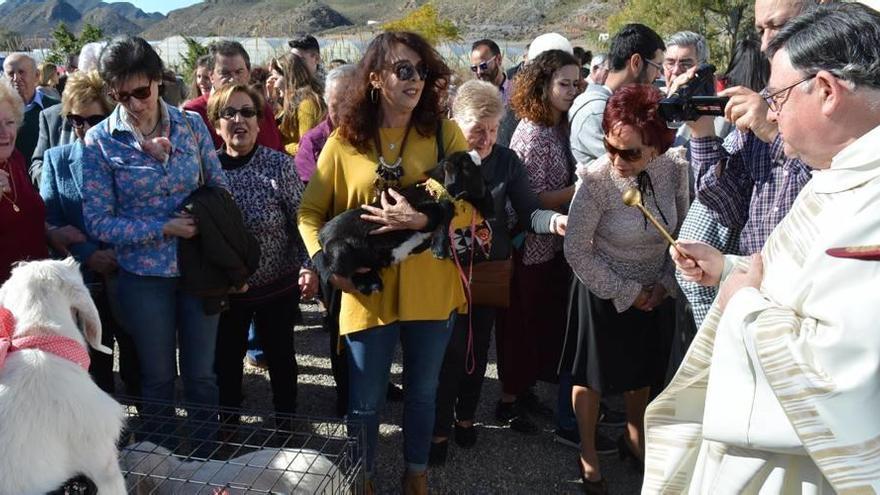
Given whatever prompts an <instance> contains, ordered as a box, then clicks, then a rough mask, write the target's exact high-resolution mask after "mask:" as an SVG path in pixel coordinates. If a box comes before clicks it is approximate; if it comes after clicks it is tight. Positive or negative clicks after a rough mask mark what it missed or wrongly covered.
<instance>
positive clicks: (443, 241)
mask: <svg viewBox="0 0 880 495" xmlns="http://www.w3.org/2000/svg"><path fill="white" fill-rule="evenodd" d="M479 164H480V156H479V155H478V154H476V152H470V153H467V152H458V153H452V154H450V155H449V156H447V157H446V158H444V159H443V160H441V161H440V162H439V163H438V164H437V166H436V167H435V168H434V169H433V170H432V171H430V172H429V173H428V179H427V180H426V181H424V182H420V183H418V184H415V185H412V186H409V187H406V188H403V189H401V190H400V191H399V192H400V194H401V195H402V196H403V197H404V198H406V200H407V201H408V202H409V204H410V205H412V207H413V208H414V209H416V210H417V211H419V212H421V213H423V214H425V215H426V216H427V217H428V219H429V222H428V224H429V225H430V226H431V227H432V229H431V230H430V231H424V232H422V231H415V230H397V231H392V232H386V233H384V234H376V235H370V232H371V231H373V230H375V229H378V228H379V227H380V225H379V224H377V223H373V222H369V221H367V220H363V219H362V218H361V215H362V214H365V213H367V212H366V210H364V209H363V208H354V209H351V210H348V211H346V212H343V213H341V214H339V215H337V216H336V217H335V218H333V219H332V220H330V221H329V222H327V223H326V224H325V225H324V227H323V228H322V229H321V232H320V235H319V241H320V243H321V248H322V251H321V254H320V255H321V256H323V260H321V263H323V265H324V267H326V269H327V270H328V271H329V272H330V273H333V274H336V275H339V276H341V277H346V278H351V279H352V282H353V283H354V285H355V287H356V288H357V289H358V290H359V291H360V292H362V293H363V294H371V293H372V292H374V291H380V290H382V281H381V279H380V278H379V270H380V269H381V268H385V267H388V266H391V265H393V264H395V263H399V262H400V261H402V260H403V259H404V258H406V257H407V256H409V255H411V254H418V253H421V252H423V251H424V250H426V249H428V247H429V246H430V247H431V250H432V252H433V253H434V256H435V257H437V258H448V257H449V256H450V251H449V250H450V242H449V223H450V221H451V220H452V217H453V216H455V204H454V203H453V200H458V199H462V200H465V201H467V202H469V203H471V205H473V206H474V208H476V209H477V211H479V212H480V214H481V215H482V216H483V217H484V218H490V217H492V216H493V215H494V207H493V201H492V195H491V191H490V189H489V187H488V186H487V185H486V181H485V180H484V179H483V175H482V172H481V171H480V166H479ZM432 179H433V181H436V182H435V183H434V184H436V183H439V184H441V185H442V186H443V188H444V189H445V194H442V195H440V197H439V198H438V197H437V194H436V192H434V193H432V191H431V189H432V188H431V186H430V185H427V184H429V183H431V182H432ZM374 205H378V203H374ZM359 268H369V269H370V271H369V272H366V273H357V270H358V269H359Z"/></svg>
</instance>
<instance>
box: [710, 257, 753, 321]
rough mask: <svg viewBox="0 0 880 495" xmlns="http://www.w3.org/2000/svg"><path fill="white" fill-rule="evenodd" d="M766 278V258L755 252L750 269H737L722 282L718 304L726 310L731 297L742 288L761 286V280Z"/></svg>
mask: <svg viewBox="0 0 880 495" xmlns="http://www.w3.org/2000/svg"><path fill="white" fill-rule="evenodd" d="M763 279H764V260H763V259H761V255H760V254H753V255H752V257H751V262H750V263H749V269H748V271H742V270H736V271H735V272H733V273H731V274H730V276H729V277H727V280H725V281H724V283H723V284H721V289H720V290H719V291H718V306H719V307H720V308H721V310H722V311H724V308H726V307H727V303H728V302H730V298H732V297H733V296H734V294H736V293H737V292H738V291H739V290H740V289H743V288H745V287H754V288H756V289H759V288H760V287H761V280H763Z"/></svg>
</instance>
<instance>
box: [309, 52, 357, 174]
mask: <svg viewBox="0 0 880 495" xmlns="http://www.w3.org/2000/svg"><path fill="white" fill-rule="evenodd" d="M355 68H356V67H355V66H354V65H351V64H348V65H341V66H339V67H337V68H335V69H333V70H331V71H330V72H328V73H327V80H326V81H325V82H324V102H325V103H326V104H327V118H325V119H324V120H323V121H321V123H320V124H318V125H316V126H315V127H313V128H312V129H310V130H309V131H308V132H306V133H305V134H303V135H302V137H301V138H300V140H299V149H297V151H296V171H297V173H298V174H299V177H300V178H301V179H302V180H303V182H306V183H307V182H309V179H310V178H311V177H312V174H313V173H315V168H317V166H318V156H319V155H320V154H321V150H322V149H324V143H326V142H327V138H328V137H330V133H331V132H333V129H335V128H336V122H338V121H339V110H340V106H341V105H342V101H343V98H344V97H345V95H346V90H347V89H348V85H349V83H350V82H351V78H352V76H354V73H355Z"/></svg>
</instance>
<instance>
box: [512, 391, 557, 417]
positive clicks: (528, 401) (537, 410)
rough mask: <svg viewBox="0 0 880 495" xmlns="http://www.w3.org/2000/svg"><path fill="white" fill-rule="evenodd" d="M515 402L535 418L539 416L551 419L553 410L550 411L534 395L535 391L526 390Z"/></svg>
mask: <svg viewBox="0 0 880 495" xmlns="http://www.w3.org/2000/svg"><path fill="white" fill-rule="evenodd" d="M516 401H517V402H518V403H519V405H520V406H522V408H523V409H525V410H526V411H527V412H529V413H531V414H534V415H535V416H540V417H543V418H552V417H553V409H550V408H549V407H547V406H546V405H544V403H543V402H541V399H539V398H538V396H537V395H536V394H535V391H534V390H532V389H528V390H526V391H525V392H524V393H522V394H520V395H519V397H517V399H516Z"/></svg>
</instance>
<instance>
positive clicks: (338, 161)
mask: <svg viewBox="0 0 880 495" xmlns="http://www.w3.org/2000/svg"><path fill="white" fill-rule="evenodd" d="M449 73H450V70H449V68H448V67H447V66H446V64H445V63H444V62H443V60H442V58H441V57H440V55H439V54H438V53H437V52H436V51H435V50H434V49H433V48H432V47H431V46H430V45H429V44H428V43H427V42H426V41H425V40H424V39H423V38H421V37H420V36H418V35H415V34H412V33H401V32H387V33H383V34H381V35H379V36H377V37H376V38H375V39H374V40H373V41H372V42H371V43H370V45H369V47H368V48H367V51H366V53H365V55H364V58H363V59H362V60H361V62H360V63H359V64H358V70H357V74H356V75H355V79H354V83H352V84H351V85H350V86H349V99H348V101H347V102H346V105H345V107H344V108H343V111H342V113H341V115H340V118H339V122H337V125H338V128H337V131H336V132H335V133H333V134H332V135H331V136H330V138H329V139H328V140H327V144H326V145H325V146H324V150H323V151H322V152H321V156H320V157H319V158H318V169H317V171H316V172H315V174H314V175H313V176H312V178H311V181H309V185H308V186H307V187H306V191H305V194H304V195H303V201H302V206H301V207H300V214H299V222H300V232H301V233H302V236H303V240H304V241H305V244H306V248H307V249H308V250H309V254H310V255H312V257H313V259H316V260H320V259H321V258H320V257H317V258H315V255H316V254H318V253H319V252H320V250H321V246H320V244H319V243H318V231H319V229H320V228H321V226H322V225H323V224H324V223H325V222H326V221H327V219H329V218H333V217H334V216H335V215H338V214H340V213H342V212H344V211H346V210H348V209H350V208H356V207H359V206H361V205H365V204H368V203H370V202H371V201H372V200H373V199H374V198H375V197H377V195H379V196H380V197H381V199H382V205H383V208H375V207H367V209H368V211H369V212H370V214H369V215H366V216H365V217H364V218H365V219H366V220H370V221H374V222H377V223H378V224H379V225H380V226H384V227H381V230H382V231H386V230H393V229H413V230H421V231H430V230H432V229H433V228H434V227H435V226H436V220H434V219H430V218H428V217H426V216H425V215H423V214H421V213H418V212H416V211H415V210H414V209H413V208H412V206H410V205H409V204H408V203H407V202H406V201H405V200H403V197H402V196H400V195H399V194H397V193H396V192H394V191H391V192H387V191H384V189H380V188H379V187H377V184H378V185H379V186H381V184H385V185H400V186H404V187H405V186H408V185H410V184H413V183H415V182H416V181H419V180H422V179H424V177H425V173H426V172H427V171H429V170H431V169H432V168H434V166H435V165H436V164H437V157H438V155H439V152H440V148H439V147H438V144H440V145H442V149H443V150H444V151H445V152H446V153H453V152H456V151H463V150H465V149H466V148H467V143H466V142H465V139H464V137H463V136H462V134H461V131H460V130H459V129H458V127H457V126H456V125H455V124H454V123H453V122H450V121H445V120H440V119H439V118H438V115H439V114H440V113H439V112H440V108H439V103H438V102H439V97H440V92H441V90H442V89H443V86H444V85H445V84H446V81H447V80H448V77H449ZM438 130H439V132H438ZM438 141H439V143H438ZM382 191H384V192H382ZM392 202H393V204H392ZM466 221H467V222H470V216H469V215H468V218H467V220H466ZM316 265H317V267H318V270H319V274H320V275H321V277H322V278H324V279H329V281H330V283H332V284H333V285H334V286H335V287H336V288H338V289H340V290H342V291H343V292H345V294H343V296H342V300H341V313H340V314H341V316H340V321H339V326H340V334H342V335H343V336H344V338H345V342H346V344H347V346H348V359H349V367H350V375H349V376H350V379H351V380H350V381H351V388H350V393H349V418H351V419H352V420H355V421H359V422H361V423H362V424H363V425H364V429H365V434H366V445H365V448H366V471H367V473H368V479H370V478H372V475H373V470H374V467H375V466H374V461H375V452H376V444H377V442H378V434H379V415H378V412H379V411H381V410H382V407H383V405H384V399H385V393H386V390H387V383H388V376H389V372H390V370H391V362H392V360H393V359H394V351H395V348H396V347H397V344H398V342H401V343H402V344H403V366H404V373H403V376H404V388H405V390H406V395H405V399H404V401H405V402H404V418H405V419H404V425H403V429H404V460H405V462H406V466H407V467H406V474H405V476H404V480H403V482H404V488H405V492H406V493H424V492H426V491H427V476H426V465H427V462H428V450H429V446H430V443H431V428H432V427H433V425H434V398H435V394H436V391H437V377H438V374H439V372H440V365H441V363H442V361H443V354H444V353H445V351H446V345H447V343H448V341H449V336H450V334H451V333H452V327H451V317H452V315H453V313H454V312H455V311H456V310H458V309H464V306H465V297H464V291H463V289H462V285H461V281H460V280H459V276H458V273H457V270H456V268H455V264H454V263H453V262H452V261H451V260H440V259H436V258H434V256H433V255H432V254H431V253H430V252H428V251H425V252H422V253H420V254H417V255H414V256H410V257H408V258H406V259H405V260H403V261H402V262H401V263H400V264H397V265H393V266H391V267H389V268H386V269H384V270H382V271H381V272H380V277H381V278H382V282H383V284H384V287H385V288H384V290H382V291H381V292H374V293H373V294H371V295H363V294H361V293H359V292H357V290H356V289H355V288H354V286H353V285H352V283H351V280H349V279H344V278H341V277H339V276H338V275H333V274H330V273H327V272H326V271H325V270H324V269H323V267H322V266H321V265H320V262H319V263H316ZM371 486H372V483H371Z"/></svg>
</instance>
